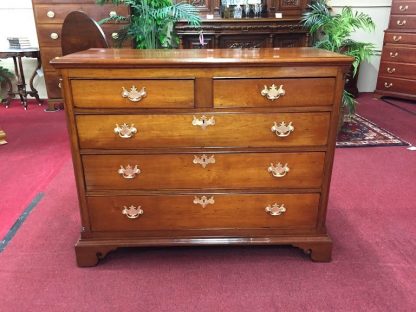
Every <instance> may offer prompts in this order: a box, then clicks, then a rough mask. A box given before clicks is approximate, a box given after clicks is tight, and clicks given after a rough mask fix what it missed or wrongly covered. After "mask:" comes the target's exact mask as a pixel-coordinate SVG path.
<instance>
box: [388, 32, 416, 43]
mask: <svg viewBox="0 0 416 312" xmlns="http://www.w3.org/2000/svg"><path fill="white" fill-rule="evenodd" d="M384 43H394V44H414V45H416V33H406V32H387V31H386V32H385V34H384Z"/></svg>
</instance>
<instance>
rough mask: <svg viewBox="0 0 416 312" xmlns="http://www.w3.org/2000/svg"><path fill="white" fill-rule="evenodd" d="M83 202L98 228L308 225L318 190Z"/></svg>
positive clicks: (312, 220) (314, 219) (312, 222)
mask: <svg viewBox="0 0 416 312" xmlns="http://www.w3.org/2000/svg"><path fill="white" fill-rule="evenodd" d="M204 197H205V200H204ZM198 201H199V202H200V203H198ZM87 202H88V209H89V214H90V220H91V227H92V230H93V231H97V232H107V231H121V232H125V231H157V230H160V231H169V230H193V229H194V230H198V229H204V230H208V229H222V230H224V229H237V228H238V229H256V228H258V229H263V230H267V229H270V230H273V229H275V230H279V229H310V230H312V229H313V228H314V227H315V226H316V222H317V216H318V207H319V194H250V195H243V194H230V195H217V194H194V195H158V196H103V197H98V196H97V197H92V196H90V197H87ZM201 203H206V205H202V204H201ZM269 211H271V212H269ZM271 213H272V214H274V215H272V214H271Z"/></svg>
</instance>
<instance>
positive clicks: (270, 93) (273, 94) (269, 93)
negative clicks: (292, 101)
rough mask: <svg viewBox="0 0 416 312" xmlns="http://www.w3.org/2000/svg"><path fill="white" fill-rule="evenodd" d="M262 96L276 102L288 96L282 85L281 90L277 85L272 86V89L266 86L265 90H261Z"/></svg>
mask: <svg viewBox="0 0 416 312" xmlns="http://www.w3.org/2000/svg"><path fill="white" fill-rule="evenodd" d="M260 93H261V95H262V96H265V97H266V98H267V99H269V100H271V101H274V100H277V99H278V98H280V97H281V96H283V95H285V94H286V91H285V90H284V89H283V85H280V87H279V89H278V88H277V86H276V85H275V84H272V85H271V87H270V88H268V87H267V86H264V89H263V90H261V92H260Z"/></svg>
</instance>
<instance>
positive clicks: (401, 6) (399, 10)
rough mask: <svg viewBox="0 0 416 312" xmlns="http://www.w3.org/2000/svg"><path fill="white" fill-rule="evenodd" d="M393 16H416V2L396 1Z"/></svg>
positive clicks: (393, 5) (392, 10)
mask: <svg viewBox="0 0 416 312" xmlns="http://www.w3.org/2000/svg"><path fill="white" fill-rule="evenodd" d="M391 14H416V2H415V1H414V0H413V1H394V2H393V4H392V5H391Z"/></svg>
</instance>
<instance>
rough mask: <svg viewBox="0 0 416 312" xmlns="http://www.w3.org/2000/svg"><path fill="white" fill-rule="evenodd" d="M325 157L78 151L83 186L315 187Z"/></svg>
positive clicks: (100, 188)
mask: <svg viewBox="0 0 416 312" xmlns="http://www.w3.org/2000/svg"><path fill="white" fill-rule="evenodd" d="M324 161H325V153H324V152H311V153H241V154H234V153H230V154H216V153H205V154H202V153H195V154H193V153H192V154H157V155H151V156H149V155H84V156H82V163H83V166H84V174H85V182H86V185H87V190H88V191H94V190H137V189H141V190H152V189H201V188H212V186H213V185H215V188H216V189H239V188H320V187H321V183H322V175H323V168H324ZM204 162H205V164H204Z"/></svg>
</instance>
